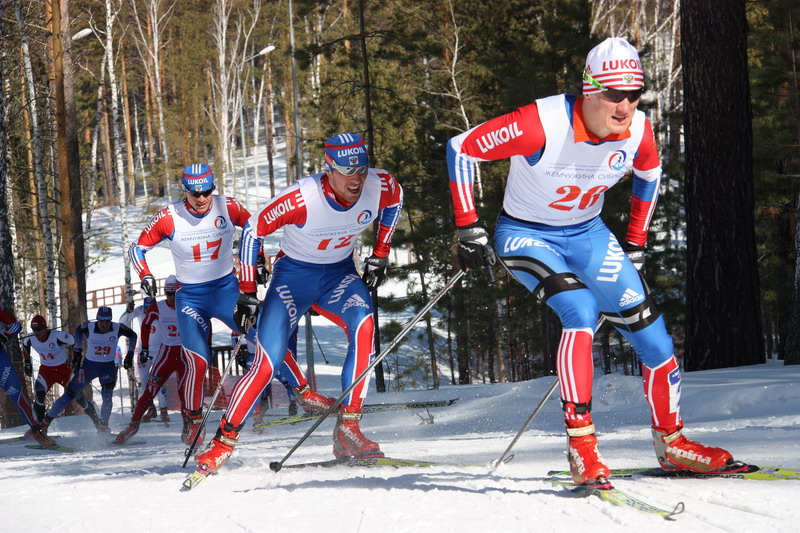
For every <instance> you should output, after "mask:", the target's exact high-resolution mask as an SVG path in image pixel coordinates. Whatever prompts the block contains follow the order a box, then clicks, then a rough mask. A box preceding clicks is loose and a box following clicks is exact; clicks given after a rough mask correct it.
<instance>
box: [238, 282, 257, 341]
mask: <svg viewBox="0 0 800 533" xmlns="http://www.w3.org/2000/svg"><path fill="white" fill-rule="evenodd" d="M259 303H260V302H259V301H258V298H257V297H256V293H254V292H240V293H239V298H238V299H237V300H236V310H235V311H234V312H233V321H234V322H235V323H236V327H237V328H239V333H241V334H242V335H244V334H245V333H247V329H248V328H249V327H250V326H251V325H253V324H255V322H256V317H257V316H258V304H259Z"/></svg>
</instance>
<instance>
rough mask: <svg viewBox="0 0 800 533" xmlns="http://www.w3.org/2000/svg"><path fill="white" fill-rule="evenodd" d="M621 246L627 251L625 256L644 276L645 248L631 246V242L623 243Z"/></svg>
mask: <svg viewBox="0 0 800 533" xmlns="http://www.w3.org/2000/svg"><path fill="white" fill-rule="evenodd" d="M621 246H622V249H623V250H624V251H625V255H627V256H628V259H630V260H631V263H633V266H635V267H636V270H638V271H639V272H641V273H642V274H644V246H639V245H636V244H631V243H629V242H626V243H623V244H622V245H621Z"/></svg>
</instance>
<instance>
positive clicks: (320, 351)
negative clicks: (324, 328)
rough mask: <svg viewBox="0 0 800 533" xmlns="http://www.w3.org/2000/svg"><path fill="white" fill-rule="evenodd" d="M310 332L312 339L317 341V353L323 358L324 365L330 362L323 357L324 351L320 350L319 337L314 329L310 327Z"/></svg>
mask: <svg viewBox="0 0 800 533" xmlns="http://www.w3.org/2000/svg"><path fill="white" fill-rule="evenodd" d="M311 334H312V335H314V340H315V341H316V342H317V348H319V353H321V354H322V358H323V359H324V360H325V364H326V365H329V364H331V362H330V361H328V358H327V357H325V352H323V351H322V346H320V344H319V339H318V338H317V333H316V332H315V331H314V328H311Z"/></svg>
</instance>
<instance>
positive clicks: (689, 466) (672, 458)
mask: <svg viewBox="0 0 800 533" xmlns="http://www.w3.org/2000/svg"><path fill="white" fill-rule="evenodd" d="M682 430H683V428H681V427H677V428H672V431H668V430H664V429H661V428H653V447H654V448H655V449H656V457H658V464H660V465H661V468H663V469H664V470H691V471H692V472H716V471H719V470H725V467H726V465H728V463H729V462H732V461H733V457H732V456H731V454H730V453H728V451H727V450H723V449H722V448H715V447H713V446H706V445H705V444H700V443H699V442H694V441H691V440H689V439H687V438H686V437H685V436H684V435H683V431H682Z"/></svg>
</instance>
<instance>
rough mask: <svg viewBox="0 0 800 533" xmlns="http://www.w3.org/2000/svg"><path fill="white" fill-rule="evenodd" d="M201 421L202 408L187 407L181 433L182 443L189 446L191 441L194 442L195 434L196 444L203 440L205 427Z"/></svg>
mask: <svg viewBox="0 0 800 533" xmlns="http://www.w3.org/2000/svg"><path fill="white" fill-rule="evenodd" d="M202 421H203V410H202V409H188V410H187V411H186V424H185V425H184V432H183V435H182V438H183V443H184V444H188V445H189V446H191V445H192V442H194V437H195V435H197V444H201V443H202V442H203V438H204V437H205V436H206V428H205V427H204V426H202V425H201V422H202Z"/></svg>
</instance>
